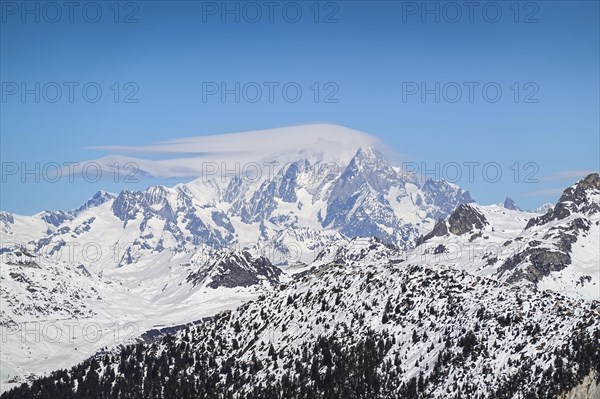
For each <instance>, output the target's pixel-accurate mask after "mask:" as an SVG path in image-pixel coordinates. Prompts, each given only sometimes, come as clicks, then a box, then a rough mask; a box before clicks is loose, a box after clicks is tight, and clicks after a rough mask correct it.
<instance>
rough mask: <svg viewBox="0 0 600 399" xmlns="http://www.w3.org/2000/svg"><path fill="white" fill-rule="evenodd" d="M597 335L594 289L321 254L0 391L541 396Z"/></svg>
mask: <svg viewBox="0 0 600 399" xmlns="http://www.w3.org/2000/svg"><path fill="white" fill-rule="evenodd" d="M357 260H358V259H357ZM599 342H600V304H599V303H598V302H595V301H592V302H586V301H582V300H574V299H570V298H568V297H565V296H563V295H560V294H555V293H550V292H542V291H536V290H531V289H527V288H525V289H523V288H519V287H517V286H514V285H507V284H505V283H500V282H497V281H494V280H491V279H487V278H484V277H478V276H473V275H471V274H468V273H466V272H464V271H457V270H447V269H433V268H427V267H422V266H417V265H412V264H407V263H405V262H400V263H397V264H389V263H374V264H371V265H370V267H365V265H362V264H358V263H357V264H354V265H352V264H347V265H342V264H335V263H332V264H328V265H326V266H322V267H321V268H320V269H319V270H318V271H317V272H316V273H313V274H311V275H308V276H306V277H303V278H300V279H299V280H297V281H294V282H291V283H289V284H287V285H284V286H282V287H281V288H280V289H278V290H275V291H273V292H271V293H269V294H267V295H266V296H265V297H263V298H260V299H258V300H257V301H253V302H249V303H247V304H245V305H243V306H241V307H240V308H238V309H237V310H235V311H233V312H225V313H221V314H219V315H217V316H216V317H214V318H213V319H211V320H207V321H206V322H204V323H201V324H199V325H196V326H193V327H189V328H187V329H185V330H182V331H181V332H179V333H176V334H175V335H174V336H168V337H166V338H164V339H163V340H162V341H161V342H159V343H155V344H152V345H149V344H138V345H135V346H128V347H122V348H119V349H116V350H114V351H112V352H110V353H108V354H100V355H98V356H95V357H93V358H91V359H89V360H87V361H86V362H84V363H81V364H80V365H78V366H76V367H74V368H72V369H71V370H70V371H61V372H57V373H54V374H53V375H51V376H50V377H48V378H44V379H42V380H40V381H39V382H36V383H34V384H33V385H32V386H31V388H29V387H28V386H23V387H22V388H20V389H19V390H17V391H11V392H10V393H8V394H5V395H4V396H3V397H4V398H16V397H22V396H18V395H25V396H26V397H30V398H37V397H40V398H41V397H45V396H44V395H49V394H53V395H58V396H55V397H74V398H90V397H131V398H142V397H166V398H176V397H177V398H186V397H214V398H226V397H235V398H259V397H260V398H264V397H298V398H325V397H328V398H329V397H331V398H389V397H394V398H458V397H485V398H552V397H558V395H559V394H561V393H563V392H567V391H569V390H571V389H572V388H573V387H576V386H577V385H579V384H580V383H582V382H583V381H584V380H585V378H586V377H587V376H589V375H596V374H594V373H595V371H597V370H598V366H599V365H600V344H599Z"/></svg>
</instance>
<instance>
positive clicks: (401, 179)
mask: <svg viewBox="0 0 600 399" xmlns="http://www.w3.org/2000/svg"><path fill="white" fill-rule="evenodd" d="M274 156H275V155H274ZM279 156H281V155H279ZM300 156H301V158H298V159H296V160H295V161H293V162H290V163H288V164H286V165H283V166H281V167H279V168H271V169H272V173H268V174H264V175H261V177H260V179H254V177H252V178H250V177H249V176H245V175H241V176H228V177H227V178H216V177H211V178H206V176H203V177H201V178H198V179H196V180H194V181H192V182H190V183H187V184H179V185H177V186H175V187H172V188H168V187H164V186H153V187H150V188H148V189H146V190H144V191H127V190H125V191H122V192H120V193H119V194H116V195H115V194H110V193H106V192H98V193H96V194H95V195H94V196H93V197H92V198H91V199H90V200H89V201H87V202H86V203H85V204H84V205H82V206H81V207H79V208H78V209H76V210H72V211H56V212H42V213H39V214H37V215H34V216H31V217H25V216H20V215H13V214H10V213H8V212H3V213H2V214H1V217H0V223H1V228H2V231H3V233H4V234H3V241H4V242H8V243H13V244H19V245H27V246H28V248H30V249H31V250H34V251H38V252H43V253H46V254H48V255H53V256H58V255H57V254H58V253H60V254H62V253H63V252H65V251H66V249H68V248H69V247H73V248H75V250H74V251H73V257H74V261H75V262H79V263H82V264H84V265H85V266H86V267H87V268H88V269H90V270H92V271H94V272H98V273H99V272H104V273H113V272H114V270H115V269H119V268H123V267H126V266H127V265H131V264H133V263H136V264H140V263H143V262H145V261H148V262H150V261H151V260H152V259H154V258H155V257H156V256H157V254H162V253H165V252H168V253H170V254H171V255H170V256H171V257H173V256H175V254H179V253H184V252H195V251H197V250H198V248H199V247H201V246H208V247H212V248H220V247H226V246H227V247H236V248H238V249H240V250H241V249H244V248H248V249H252V248H254V250H255V251H269V253H270V256H268V257H269V258H270V259H272V260H273V261H274V262H275V263H278V264H293V263H305V264H308V263H310V262H311V261H313V260H314V258H315V256H316V255H317V254H318V253H319V252H320V251H321V250H322V249H323V248H325V247H326V246H327V245H328V244H331V243H335V242H338V241H339V240H340V239H342V237H350V238H351V237H357V236H362V237H377V238H379V239H381V240H382V241H384V242H386V243H388V244H393V245H395V246H398V247H400V248H410V247H412V246H413V245H414V242H415V240H416V238H417V237H418V236H419V235H420V234H423V233H424V232H426V231H427V230H428V229H430V228H431V227H433V225H434V222H435V220H437V219H438V218H440V217H446V216H448V215H449V214H450V213H451V212H452V211H453V210H454V209H455V208H456V206H457V205H459V204H462V203H470V202H472V199H471V197H470V196H469V193H468V192H466V191H464V190H462V189H461V188H459V187H458V186H456V185H453V184H450V183H448V182H445V181H433V180H427V181H425V182H420V181H419V180H418V179H417V176H416V175H414V174H411V173H407V172H404V171H402V170H400V169H399V168H397V167H394V166H392V165H391V164H390V163H389V162H387V161H386V160H385V159H384V158H383V156H382V155H381V153H379V152H378V151H377V150H375V149H374V148H370V147H367V148H359V149H358V150H357V151H356V153H355V154H354V156H352V157H350V158H349V161H347V163H342V162H343V161H344V160H345V159H346V157H345V156H342V155H340V156H339V157H338V161H337V162H333V163H332V162H331V161H328V162H324V161H322V159H332V158H331V157H325V156H316V155H315V154H314V153H312V152H311V153H310V154H305V153H304V152H300ZM289 157H290V156H289V155H288V156H286V158H289ZM92 247H93V248H92ZM92 249H93V251H95V252H97V253H98V256H95V257H92V256H88V255H87V254H86V251H88V250H89V251H92ZM93 251H92V252H93ZM290 253H293V254H292V255H291V254H290ZM254 254H255V255H260V253H259V252H255V253H254Z"/></svg>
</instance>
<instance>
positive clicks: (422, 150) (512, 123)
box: [0, 1, 600, 214]
mask: <svg viewBox="0 0 600 399" xmlns="http://www.w3.org/2000/svg"><path fill="white" fill-rule="evenodd" d="M1 4H2V9H1V11H2V21H1V35H0V45H1V57H0V72H1V81H2V93H1V94H2V99H1V101H2V102H1V103H0V105H1V118H0V119H1V121H0V129H1V150H0V152H1V156H2V166H3V171H2V173H3V176H2V178H3V182H2V190H1V194H0V200H1V204H0V208H1V209H2V210H8V211H11V212H16V213H22V214H33V213H35V212H38V211H40V210H44V209H50V210H53V209H70V208H74V207H77V206H78V205H80V204H81V203H83V202H84V201H85V200H86V199H87V198H88V197H90V196H91V195H92V194H93V193H94V192H95V191H97V190H98V189H107V190H109V191H118V190H120V189H122V188H125V187H128V188H143V187H145V186H148V185H151V184H157V183H162V184H167V185H170V184H173V183H174V182H175V179H166V180H165V179H156V178H145V179H142V180H141V181H140V182H139V183H138V184H129V183H124V182H122V181H119V182H118V183H115V182H114V181H112V179H110V178H108V179H102V180H100V181H99V182H97V183H90V182H86V181H83V180H82V179H76V181H75V182H69V181H68V179H66V178H63V179H60V180H59V181H58V182H56V183H52V182H50V181H44V180H51V179H44V178H43V177H44V176H43V171H42V172H41V173H40V174H42V176H41V181H40V182H39V183H37V182H35V176H34V175H27V176H25V179H22V178H21V177H20V173H19V172H20V171H19V172H17V174H16V175H13V174H12V173H13V172H14V168H15V167H17V168H19V169H21V168H22V167H26V168H30V169H34V168H35V163H36V162H39V163H40V165H41V166H40V167H41V168H44V166H47V165H50V166H48V168H49V169H47V171H48V177H51V176H53V174H52V173H51V172H52V170H53V169H52V167H53V166H52V165H54V164H52V163H53V162H56V163H58V164H64V163H65V162H77V161H82V160H86V159H87V160H89V159H95V158H100V157H103V156H106V155H110V154H112V152H111V151H107V150H98V149H90V148H89V147H94V146H102V145H110V146H132V145H150V144H153V143H158V142H162V141H166V140H172V139H177V138H182V137H188V136H197V135H206V134H218V133H228V132H236V131H246V130H257V129H263V128H273V127H280V126H288V125H295V124H302V123H315V122H319V123H321V122H326V123H334V124H340V125H343V126H347V127H350V128H354V129H358V130H362V131H365V132H368V133H371V134H374V135H377V136H379V137H380V138H381V139H382V140H383V141H384V142H385V143H387V144H388V145H389V146H390V147H391V148H392V149H393V150H394V151H395V152H396V153H397V156H398V158H397V159H398V160H399V161H400V162H402V161H405V162H417V164H419V165H421V164H422V163H424V165H425V167H426V168H428V169H435V164H436V163H439V164H440V171H439V173H438V174H439V175H441V176H442V177H443V173H444V170H443V167H444V166H445V165H449V164H451V163H453V162H456V163H458V164H459V165H463V166H462V172H463V178H462V179H460V181H458V182H457V183H458V184H459V185H461V186H463V187H464V188H466V189H469V190H470V191H471V195H472V196H473V198H474V199H476V200H477V201H478V202H480V203H483V204H488V203H495V202H501V201H503V199H504V197H505V196H506V195H510V196H511V197H513V198H514V199H515V200H516V202H517V204H518V205H520V206H521V207H522V208H528V209H530V208H534V207H536V206H538V205H540V204H541V203H544V202H548V201H555V200H556V199H557V197H558V196H559V192H560V191H561V190H562V189H563V188H565V187H566V186H568V185H570V184H572V183H573V182H574V181H575V180H576V179H577V178H578V177H580V176H581V175H582V174H584V173H586V172H587V171H597V170H598V169H599V168H600V165H599V162H600V160H599V153H600V138H599V136H600V133H599V131H600V119H599V109H600V101H599V87H600V86H599V67H600V65H599V57H600V55H599V54H600V49H599V37H600V31H599V19H600V11H599V2H597V1H565V2H561V1H538V2H519V3H515V2H513V1H499V2H485V1H484V2H476V4H475V3H468V2H467V3H465V2H462V1H460V2H456V3H453V2H434V1H430V2H426V3H423V2H421V1H419V2H401V1H369V2H363V1H338V2H318V3H315V2H313V1H307V2H270V3H269V2H263V1H259V2H228V3H226V4H225V5H224V3H222V2H220V1H219V2H200V1H169V2H162V1H134V2H121V3H114V2H113V1H98V2H86V1H82V2H79V3H78V4H79V5H77V6H76V7H75V8H74V9H70V7H73V6H72V5H70V3H68V2H61V1H58V2H53V3H51V5H50V6H48V5H47V3H45V2H35V1H32V2H20V1H18V2H12V1H2V2H1ZM115 4H116V5H115ZM448 4H449V5H448ZM465 4H470V5H465ZM425 7H427V9H425ZM99 13H100V14H99ZM298 13H301V15H300V14H298ZM236 19H237V20H236ZM436 19H437V21H436ZM94 21H95V22H94ZM115 21H116V22H115ZM70 82H71V83H70ZM115 82H117V84H116V85H115ZM207 82H208V83H207ZM211 82H215V83H216V85H215V84H213V83H211ZM223 82H224V83H225V85H226V88H229V89H231V88H234V87H235V84H236V82H239V83H240V87H241V88H242V89H241V90H240V97H241V98H240V101H239V103H237V102H235V95H234V94H229V95H226V96H225V101H222V99H221V96H220V93H216V94H211V93H212V92H211V91H210V90H213V91H214V90H215V88H216V89H217V90H219V91H220V90H221V87H220V85H221V83H223ZM252 82H255V83H252ZM265 82H276V83H277V84H278V86H273V87H274V89H273V90H274V91H273V98H272V101H270V99H269V95H268V94H269V93H268V89H267V87H268V86H265ZM315 82H317V85H316V86H315V85H314V83H315ZM36 83H38V84H39V89H38V88H36ZM248 83H250V84H249V85H248ZM289 83H292V84H291V85H290V86H288V89H289V90H288V91H287V92H286V93H284V92H283V90H282V87H283V86H284V85H286V84H289ZM436 83H438V84H439V90H437V94H438V96H439V102H436V93H435V92H436V90H435V88H436ZM422 84H424V86H422ZM256 85H258V86H261V87H262V95H261V96H260V97H257V94H256V93H257V92H256ZM84 87H85V90H84V89H83V88H84ZM290 87H291V88H290ZM297 87H300V89H301V90H302V97H300V99H299V100H298V101H297V102H292V100H293V97H294V96H295V93H294V90H295V89H296V88H297ZM457 87H458V88H460V89H461V95H460V96H459V95H458V91H457ZM484 87H485V88H486V89H485V90H484V89H483V88H484ZM69 88H71V89H72V91H71V89H69ZM98 88H100V90H101V91H102V96H101V97H99V98H98V99H97V101H96V102H93V101H94V100H96V90H97V89H98ZM469 88H472V92H470V90H469ZM498 88H499V89H500V90H501V91H502V96H501V97H500V98H499V99H497V98H496V92H495V91H496V90H497V89H498ZM59 89H60V93H59ZM422 89H425V90H429V92H427V93H429V94H426V95H425V96H424V97H422V96H421V94H423V93H422V91H423V90H422ZM70 91H71V92H70ZM315 93H318V94H319V96H318V100H317V101H315V100H316V99H315V97H314V96H315ZM59 94H60V96H59ZM69 94H72V98H69ZM117 94H118V99H117V98H115V96H116V95H117ZM469 94H471V95H472V98H469V97H470V95H469ZM285 95H287V98H286V97H285ZM36 96H39V102H36V100H37V99H36ZM496 99H497V101H496ZM136 100H137V102H135V101H136ZM331 100H337V101H335V102H331ZM53 101H54V102H53ZM252 101H255V102H252ZM133 155H136V154H133ZM136 156H139V154H137V155H136ZM148 157H160V154H154V155H151V156H150V155H148ZM465 162H467V163H473V162H478V163H479V165H481V166H479V167H476V168H475V169H474V171H475V175H474V179H472V180H473V181H469V179H468V178H467V172H468V167H466V166H464V164H465ZM492 162H495V163H497V164H498V165H499V166H500V168H501V170H502V173H503V174H502V178H500V179H499V180H498V181H496V182H491V180H495V179H493V176H492V178H490V176H489V175H488V176H486V178H483V177H482V167H483V165H486V164H489V163H492ZM515 163H517V164H516V165H515ZM452 165H454V164H452ZM515 169H519V170H520V173H519V175H518V176H516V175H515ZM446 172H447V173H452V174H454V172H453V171H452V170H450V169H446ZM34 174H35V172H34ZM492 175H493V174H492ZM515 180H516V182H515ZM536 180H537V182H535V181H536Z"/></svg>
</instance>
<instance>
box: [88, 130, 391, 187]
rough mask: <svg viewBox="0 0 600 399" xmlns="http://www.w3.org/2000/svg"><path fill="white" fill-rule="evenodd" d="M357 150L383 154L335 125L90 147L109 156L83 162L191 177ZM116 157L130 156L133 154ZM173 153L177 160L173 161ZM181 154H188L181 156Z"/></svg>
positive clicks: (331, 158) (329, 158)
mask: <svg viewBox="0 0 600 399" xmlns="http://www.w3.org/2000/svg"><path fill="white" fill-rule="evenodd" d="M361 147H375V148H377V149H379V150H381V151H385V150H386V148H385V147H384V145H383V143H382V142H381V141H380V140H379V138H377V137H376V136H373V135H370V134H367V133H364V132H361V131H358V130H354V129H349V128H346V127H342V126H338V125H330V124H316V125H299V126H291V127H283V128H276V129H267V130H258V131H250V132H242V133H230V134H221V135H209V136H195V137H187V138H181V139H176V140H170V141H166V142H162V143H158V144H153V145H142V146H118V145H106V146H96V147H91V149H94V150H106V151H110V152H112V153H113V154H111V155H108V156H105V157H102V158H100V159H95V160H90V161H86V162H88V163H90V162H95V163H96V164H98V165H100V166H101V167H102V168H103V169H106V170H110V171H113V172H114V165H115V162H117V163H118V164H119V165H120V167H122V166H123V165H125V164H127V163H132V164H133V165H135V167H137V168H138V172H139V173H140V174H141V175H150V176H153V177H157V178H185V177H191V178H194V177H199V176H202V175H203V174H204V173H206V172H207V171H212V170H213V168H214V166H215V165H217V166H218V168H219V170H235V169H238V170H241V169H243V168H244V166H245V165H248V164H250V163H255V164H258V165H263V164H264V163H266V162H271V161H276V162H277V163H278V164H280V165H284V164H286V163H288V162H293V161H296V160H298V159H300V158H303V157H305V158H308V159H310V160H313V161H317V160H320V161H323V162H335V163H338V164H346V163H348V162H349V161H350V159H351V158H352V157H353V156H354V154H355V153H356V151H357V150H358V148H361ZM115 153H124V154H132V153H135V154H137V156H136V157H132V156H129V155H120V154H115ZM143 154H163V155H167V157H166V159H160V160H154V159H146V158H144V157H143ZM175 154H176V155H179V157H173V155H175ZM183 154H185V155H189V154H193V155H191V156H184V157H181V155H183ZM82 164H84V162H82ZM123 174H127V172H124V173H123Z"/></svg>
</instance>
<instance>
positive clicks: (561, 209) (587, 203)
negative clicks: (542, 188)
mask: <svg viewBox="0 0 600 399" xmlns="http://www.w3.org/2000/svg"><path fill="white" fill-rule="evenodd" d="M599 193H600V176H599V175H598V173H592V174H590V175H588V176H586V177H585V178H584V179H582V180H580V181H579V182H578V183H577V184H575V185H574V186H572V187H569V188H567V189H566V190H565V191H564V192H563V195H562V196H561V197H560V199H559V200H558V202H557V204H556V205H555V206H554V208H553V209H550V210H549V211H548V212H547V213H546V214H544V215H542V216H539V217H537V218H533V219H531V220H530V221H529V222H528V223H527V226H526V227H525V229H529V228H531V227H533V226H541V225H543V224H546V223H549V222H551V221H553V220H562V219H565V218H567V217H569V215H571V213H574V212H579V213H584V214H592V213H597V212H600V205H599V204H598V202H596V201H594V200H593V199H592V196H593V195H598V194H599Z"/></svg>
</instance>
